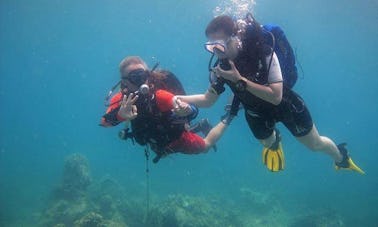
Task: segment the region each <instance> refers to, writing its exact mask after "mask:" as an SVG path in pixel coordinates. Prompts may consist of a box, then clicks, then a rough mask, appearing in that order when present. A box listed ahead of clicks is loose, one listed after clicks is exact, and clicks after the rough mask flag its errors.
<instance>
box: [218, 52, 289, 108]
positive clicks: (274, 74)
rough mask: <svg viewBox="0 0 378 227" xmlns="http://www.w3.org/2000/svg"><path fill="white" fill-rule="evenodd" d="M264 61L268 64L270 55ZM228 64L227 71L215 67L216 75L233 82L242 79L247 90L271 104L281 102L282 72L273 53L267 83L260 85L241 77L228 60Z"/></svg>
mask: <svg viewBox="0 0 378 227" xmlns="http://www.w3.org/2000/svg"><path fill="white" fill-rule="evenodd" d="M266 61H267V64H269V63H270V57H268V58H267V59H266ZM230 65H231V70H229V71H224V70H222V69H221V68H219V67H216V68H215V71H216V73H217V75H219V76H221V77H223V78H224V79H226V80H229V81H231V82H233V83H237V82H238V81H239V80H243V81H245V82H246V84H247V86H246V91H247V92H249V93H251V94H253V95H255V96H257V97H259V98H261V99H263V100H264V101H266V102H269V103H272V104H273V105H278V104H280V103H281V100H282V92H283V83H282V74H281V68H280V65H279V62H278V58H277V56H276V55H275V54H273V59H272V64H271V67H270V70H269V75H268V84H267V85H261V84H258V83H255V82H252V81H250V80H248V79H247V78H244V77H242V76H241V75H240V73H239V71H238V70H237V69H236V67H235V64H234V63H233V62H232V61H230Z"/></svg>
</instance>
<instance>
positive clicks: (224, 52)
mask: <svg viewBox="0 0 378 227" xmlns="http://www.w3.org/2000/svg"><path fill="white" fill-rule="evenodd" d="M205 34H206V37H207V39H208V41H207V42H206V43H205V44H204V47H205V49H206V50H207V51H209V52H210V53H211V57H210V60H209V64H208V68H209V72H210V76H209V82H210V86H209V88H208V90H207V91H205V92H204V93H203V94H195V95H185V96H184V95H178V96H177V98H178V99H180V100H182V101H183V102H186V103H190V104H194V105H196V107H199V108H201V107H210V106H212V105H213V104H214V103H215V102H216V101H217V100H219V96H220V95H221V94H222V93H224V91H225V87H228V88H229V89H230V90H231V91H232V93H233V95H234V99H237V100H238V102H236V103H239V104H241V105H242V107H243V110H244V111H243V112H244V117H245V121H246V123H247V124H248V127H249V129H250V130H251V132H252V134H253V136H254V137H255V138H256V139H258V140H259V141H260V143H261V144H262V145H263V146H264V147H265V148H264V149H263V163H264V164H265V165H266V166H267V168H268V169H269V170H270V171H272V172H278V171H280V170H283V169H284V168H285V158H284V155H283V151H282V145H281V143H280V141H281V138H280V135H279V133H278V131H277V130H276V129H275V126H276V124H277V123H282V124H283V125H284V126H285V127H286V129H287V130H288V131H289V132H290V134H291V135H292V136H294V137H295V139H296V140H298V142H300V143H301V144H303V145H304V146H306V148H308V149H309V150H312V151H317V152H319V153H320V152H321V153H323V154H326V155H328V156H329V157H330V158H332V160H333V161H334V162H335V165H336V169H350V170H353V171H356V172H358V173H360V174H364V172H363V171H362V170H361V169H360V168H359V167H357V166H356V164H354V162H353V161H352V159H351V158H350V157H349V155H348V152H347V150H346V148H345V144H340V145H336V143H335V142H334V141H333V140H332V139H331V138H329V137H327V136H324V135H322V134H320V133H319V132H318V129H317V127H316V124H315V123H314V121H313V119H312V116H311V113H310V110H309V109H308V107H307V105H306V103H305V101H304V100H303V98H302V97H301V96H300V95H299V94H298V93H297V92H295V91H294V89H293V86H294V85H295V83H296V81H297V78H298V70H297V66H296V59H295V55H294V50H293V49H292V47H291V45H290V43H289V41H288V39H287V37H286V36H285V33H284V31H283V30H282V29H281V28H280V27H279V26H278V25H273V24H269V25H261V24H260V23H259V22H258V21H257V20H256V19H255V18H254V17H253V15H252V14H251V13H248V14H247V15H246V17H245V18H244V19H243V18H241V19H238V20H234V19H233V17H230V16H228V15H220V16H217V17H215V18H213V19H212V20H211V21H210V22H209V24H208V25H207V27H206V30H205ZM215 57H216V58H215ZM213 59H216V62H215V64H212V61H213ZM236 109H237V108H236ZM235 115H236V114H234V116H235ZM276 134H277V135H276ZM272 144H273V146H272Z"/></svg>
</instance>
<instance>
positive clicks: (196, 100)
mask: <svg viewBox="0 0 378 227" xmlns="http://www.w3.org/2000/svg"><path fill="white" fill-rule="evenodd" d="M176 97H177V99H179V100H181V101H183V102H186V103H190V104H194V105H196V106H197V107H210V106H212V105H213V104H214V103H215V102H216V101H217V100H218V97H219V95H218V94H217V92H216V91H215V90H214V89H213V88H212V87H210V88H209V89H208V90H207V91H206V92H205V94H198V95H177V96H176Z"/></svg>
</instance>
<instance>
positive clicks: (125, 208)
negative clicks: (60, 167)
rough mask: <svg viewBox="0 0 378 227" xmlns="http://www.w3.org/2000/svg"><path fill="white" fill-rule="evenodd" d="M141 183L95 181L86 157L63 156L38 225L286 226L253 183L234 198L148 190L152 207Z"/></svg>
mask: <svg viewBox="0 0 378 227" xmlns="http://www.w3.org/2000/svg"><path fill="white" fill-rule="evenodd" d="M142 187H143V186H142ZM137 188H138V190H135V189H133V188H131V187H130V188H127V189H125V188H124V187H122V186H121V185H120V184H119V183H118V182H117V181H116V180H114V179H112V178H111V177H109V176H107V177H104V178H102V179H100V180H97V181H93V182H92V180H91V176H90V169H89V165H88V162H87V160H86V158H85V157H84V156H82V155H80V154H73V155H71V156H69V157H67V159H66V160H65V163H64V171H63V177H62V181H61V184H60V185H59V187H58V188H57V189H56V190H55V191H54V192H53V196H52V197H51V201H50V203H49V205H48V207H47V209H45V210H44V211H43V213H42V214H41V215H40V226H49V227H50V226H54V227H68V226H70V227H71V226H73V227H103V226H110V227H113V226H114V227H119V226H125V227H127V226H131V227H146V226H151V227H217V226H222V227H223V226H228V227H239V226H241V227H243V226H287V221H286V219H285V218H286V217H287V215H285V213H284V212H283V209H282V208H281V206H280V204H279V203H278V202H277V199H275V198H273V196H272V195H271V194H269V193H259V192H257V191H254V190H252V189H250V188H242V189H240V190H239V191H237V190H236V191H235V192H234V194H233V196H232V198H229V196H228V194H227V196H223V197H222V196H219V197H214V196H211V197H210V196H203V197H202V196H189V195H183V194H175V195H170V196H168V198H163V199H161V197H159V196H157V195H150V198H153V199H151V201H149V203H150V207H151V208H150V209H149V210H148V211H147V209H148V208H147V204H146V197H145V194H144V191H143V190H140V187H137ZM127 190H128V191H127ZM137 191H139V192H137ZM298 223H299V224H300V223H307V222H306V221H305V220H303V219H298V220H296V221H294V222H293V226H298Z"/></svg>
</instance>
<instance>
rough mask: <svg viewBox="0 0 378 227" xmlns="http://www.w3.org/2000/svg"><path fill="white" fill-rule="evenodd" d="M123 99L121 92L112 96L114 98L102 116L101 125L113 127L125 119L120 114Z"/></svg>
mask: <svg viewBox="0 0 378 227" xmlns="http://www.w3.org/2000/svg"><path fill="white" fill-rule="evenodd" d="M121 101H122V93H121V92H119V93H117V94H116V95H114V96H113V97H112V99H111V100H110V105H109V107H108V109H107V110H106V113H105V114H104V115H103V116H102V118H101V123H100V125H101V126H104V127H111V126H115V125H118V124H119V123H121V122H122V121H124V120H125V119H123V118H121V117H120V116H119V115H118V111H119V108H120V107H121Z"/></svg>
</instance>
